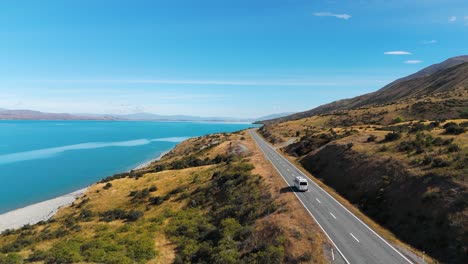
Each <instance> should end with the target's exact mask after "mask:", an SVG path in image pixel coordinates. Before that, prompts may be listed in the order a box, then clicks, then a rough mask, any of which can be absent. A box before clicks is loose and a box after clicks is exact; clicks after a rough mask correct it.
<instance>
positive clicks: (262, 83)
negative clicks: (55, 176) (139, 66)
mask: <svg viewBox="0 0 468 264" xmlns="http://www.w3.org/2000/svg"><path fill="white" fill-rule="evenodd" d="M25 82H34V83H97V84H99V83H110V84H179V85H232V86H336V85H339V84H338V83H335V82H316V81H307V80H305V81H304V80H300V81H296V80H246V81H233V80H175V79H96V80H83V79H80V80H78V79H72V80H29V81H25Z"/></svg>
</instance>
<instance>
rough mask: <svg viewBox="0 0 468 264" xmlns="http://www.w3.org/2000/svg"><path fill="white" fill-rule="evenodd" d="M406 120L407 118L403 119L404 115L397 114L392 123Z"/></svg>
mask: <svg viewBox="0 0 468 264" xmlns="http://www.w3.org/2000/svg"><path fill="white" fill-rule="evenodd" d="M404 121H405V119H403V117H401V116H397V117H395V118H394V119H393V120H392V123H393V124H398V123H401V122H404Z"/></svg>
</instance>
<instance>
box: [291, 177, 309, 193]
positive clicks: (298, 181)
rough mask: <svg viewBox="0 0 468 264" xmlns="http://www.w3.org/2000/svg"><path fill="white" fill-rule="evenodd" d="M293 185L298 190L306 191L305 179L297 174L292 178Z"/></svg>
mask: <svg viewBox="0 0 468 264" xmlns="http://www.w3.org/2000/svg"><path fill="white" fill-rule="evenodd" d="M294 187H296V189H297V190H299V191H302V192H306V191H308V190H309V183H308V182H307V180H306V179H304V178H302V177H301V176H298V177H296V178H295V179H294Z"/></svg>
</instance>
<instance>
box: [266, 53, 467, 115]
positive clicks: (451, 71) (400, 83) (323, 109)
mask: <svg viewBox="0 0 468 264" xmlns="http://www.w3.org/2000/svg"><path fill="white" fill-rule="evenodd" d="M467 86H468V56H467V55H465V56H458V57H454V58H450V59H448V60H446V61H444V62H442V63H438V64H434V65H431V66H429V67H427V68H424V69H422V70H421V71H418V72H416V73H414V74H411V75H409V76H406V77H404V78H401V79H398V80H396V81H394V82H392V83H390V84H388V85H386V86H384V87H383V88H381V89H380V90H378V91H376V92H372V93H368V94H364V95H361V96H357V97H354V98H351V99H343V100H338V101H334V102H332V103H329V104H324V105H321V106H319V107H316V108H314V109H312V110H308V111H305V112H300V113H295V114H292V115H289V116H283V117H279V118H273V119H270V120H266V121H263V122H261V123H268V124H270V123H280V122H285V121H290V120H298V119H302V118H306V117H311V116H314V115H319V114H327V113H331V112H333V111H337V110H350V109H357V108H360V107H370V106H375V105H381V104H386V103H391V102H395V101H398V100H404V99H408V98H414V97H422V96H428V95H431V94H435V93H440V92H447V91H449V90H453V89H457V88H458V87H467Z"/></svg>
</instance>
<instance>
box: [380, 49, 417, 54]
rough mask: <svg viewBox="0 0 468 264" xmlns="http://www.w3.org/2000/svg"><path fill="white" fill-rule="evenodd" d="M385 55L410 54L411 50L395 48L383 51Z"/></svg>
mask: <svg viewBox="0 0 468 264" xmlns="http://www.w3.org/2000/svg"><path fill="white" fill-rule="evenodd" d="M384 54H385V55H411V54H412V53H411V52H408V51H402V50H396V51H387V52H384Z"/></svg>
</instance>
